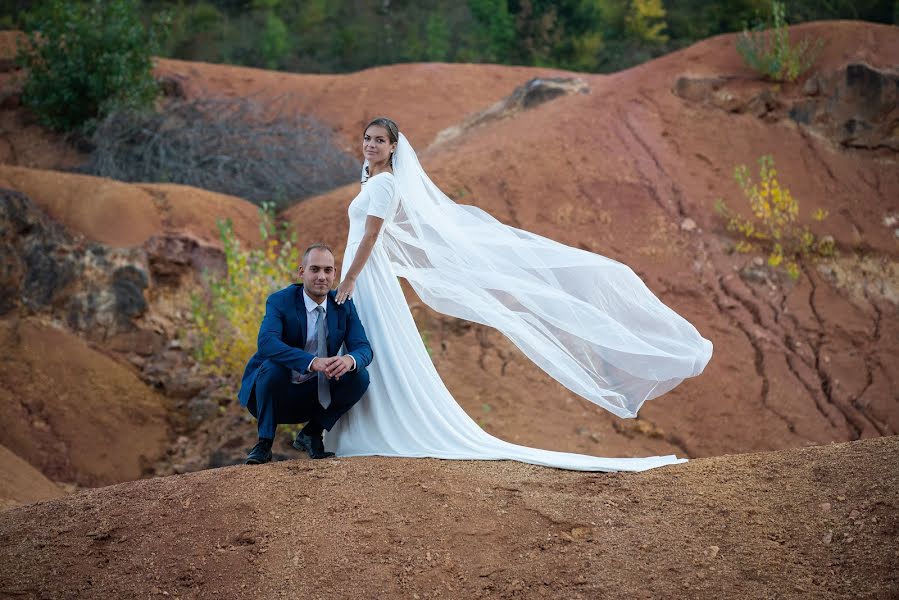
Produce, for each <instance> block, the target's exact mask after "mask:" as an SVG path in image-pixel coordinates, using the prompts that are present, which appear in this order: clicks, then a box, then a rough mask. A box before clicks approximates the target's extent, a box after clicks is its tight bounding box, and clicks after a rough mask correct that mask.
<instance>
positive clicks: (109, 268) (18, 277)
mask: <svg viewBox="0 0 899 600" xmlns="http://www.w3.org/2000/svg"><path fill="white" fill-rule="evenodd" d="M0 258H2V264H3V266H2V267H0V283H2V286H0V288H2V291H0V314H3V313H6V312H9V311H11V310H13V309H14V308H15V307H17V306H19V305H21V306H24V307H27V308H28V309H29V310H30V311H32V312H35V313H39V314H40V313H44V314H47V315H49V316H50V317H51V318H55V319H58V320H60V321H64V322H65V323H67V324H68V325H69V327H71V328H72V329H73V330H75V331H77V332H81V333H84V334H86V336H87V337H88V338H91V339H95V340H98V339H99V340H103V339H107V338H109V337H111V336H114V335H116V334H118V333H122V332H128V331H132V330H133V329H134V320H135V319H136V318H138V317H140V316H141V315H143V314H144V313H145V312H146V310H147V302H146V299H145V298H144V291H145V290H146V288H147V286H148V280H147V275H146V266H145V263H144V254H143V252H141V251H140V250H136V249H129V248H108V247H105V246H103V245H101V244H85V243H84V242H83V241H80V240H79V239H75V238H73V237H72V236H71V235H70V234H69V233H68V232H66V231H65V230H64V229H63V228H62V227H61V226H60V225H59V224H58V223H56V222H55V221H53V220H52V219H50V218H49V217H48V216H47V215H46V214H44V213H43V211H41V210H40V209H39V208H37V206H35V204H34V203H33V202H32V201H31V200H30V199H29V198H28V197H27V196H25V195H24V194H21V193H19V192H15V191H11V190H0Z"/></svg>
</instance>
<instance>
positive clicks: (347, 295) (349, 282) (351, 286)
mask: <svg viewBox="0 0 899 600" xmlns="http://www.w3.org/2000/svg"><path fill="white" fill-rule="evenodd" d="M355 289H356V281H355V280H354V279H351V278H349V277H347V278H346V279H344V280H343V281H341V282H340V285H339V286H337V298H336V300H337V304H343V303H344V302H346V301H347V300H351V299H352V298H353V291H355Z"/></svg>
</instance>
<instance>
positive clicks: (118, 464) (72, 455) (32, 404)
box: [0, 317, 168, 501]
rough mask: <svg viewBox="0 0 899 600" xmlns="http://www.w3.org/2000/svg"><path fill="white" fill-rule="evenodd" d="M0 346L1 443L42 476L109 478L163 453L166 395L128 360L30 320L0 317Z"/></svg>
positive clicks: (123, 476)
mask: <svg viewBox="0 0 899 600" xmlns="http://www.w3.org/2000/svg"><path fill="white" fill-rule="evenodd" d="M0 350H2V355H3V361H2V362H0V381H3V385H2V386H0V444H2V445H3V446H5V447H6V448H8V449H9V450H12V451H13V452H14V453H15V454H17V455H18V456H19V457H21V458H22V459H24V460H26V461H28V462H29V463H30V464H31V465H33V466H34V467H36V468H38V469H39V470H40V471H41V472H42V473H43V474H44V475H47V476H49V477H51V478H53V479H55V480H62V481H69V482H73V483H77V484H79V485H107V484H109V483H113V482H118V481H128V480H131V479H137V478H139V477H141V476H143V475H144V473H145V469H146V468H147V467H149V466H150V465H151V464H152V463H153V462H154V461H156V460H158V459H159V458H160V457H161V456H162V455H164V453H165V450H166V445H167V442H168V424H167V422H166V407H165V405H164V399H163V398H162V397H161V396H160V395H159V394H157V393H155V392H154V391H152V390H150V389H149V388H147V387H146V386H145V385H144V384H142V383H141V381H140V380H139V379H138V378H137V375H136V374H135V373H134V372H133V370H131V369H129V368H128V367H127V366H125V365H123V364H121V363H120V362H118V361H116V360H113V359H112V358H110V357H108V356H106V355H104V354H102V353H101V352H99V351H97V350H96V349H93V348H91V347H90V346H88V345H87V344H86V343H85V342H84V341H83V340H82V339H80V338H79V337H77V336H76V335H74V334H72V333H69V332H68V331H66V330H64V329H60V328H57V327H54V326H53V325H50V324H45V323H41V322H40V321H36V320H32V319H21V320H20V319H18V318H15V317H12V318H9V317H8V318H6V319H4V320H2V321H0ZM0 464H6V461H5V460H3V461H0ZM36 489H38V490H39V489H40V488H39V487H37V486H36ZM23 493H24V492H23ZM45 493H46V492H44V491H41V492H40V494H37V495H30V496H24V495H23V496H21V497H22V499H28V500H29V501H30V500H36V499H38V498H40V497H41V495H43V494H45ZM0 495H2V496H6V495H7V493H6V492H4V493H3V494H0Z"/></svg>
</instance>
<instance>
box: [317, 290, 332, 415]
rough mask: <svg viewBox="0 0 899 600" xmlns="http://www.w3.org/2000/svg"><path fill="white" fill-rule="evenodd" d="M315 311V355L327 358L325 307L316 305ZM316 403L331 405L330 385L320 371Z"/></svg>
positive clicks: (325, 405)
mask: <svg viewBox="0 0 899 600" xmlns="http://www.w3.org/2000/svg"><path fill="white" fill-rule="evenodd" d="M315 312H317V313H318V320H317V321H316V322H315V340H316V343H317V344H318V347H317V348H316V350H315V355H316V356H317V357H319V358H327V357H328V334H327V332H326V331H325V307H324V306H316V307H315ZM318 403H319V404H321V405H322V407H324V408H326V409H327V408H328V407H329V406H331V386H330V384H329V383H328V377H327V376H326V375H325V374H324V373H323V372H321V371H319V372H318Z"/></svg>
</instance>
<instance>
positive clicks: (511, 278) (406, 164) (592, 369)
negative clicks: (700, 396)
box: [381, 134, 712, 417]
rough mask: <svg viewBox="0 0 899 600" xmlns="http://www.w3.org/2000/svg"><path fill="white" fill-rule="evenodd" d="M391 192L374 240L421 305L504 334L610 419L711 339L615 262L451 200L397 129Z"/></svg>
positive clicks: (677, 376) (657, 387)
mask: <svg viewBox="0 0 899 600" xmlns="http://www.w3.org/2000/svg"><path fill="white" fill-rule="evenodd" d="M394 177H395V181H396V190H397V196H398V198H399V200H398V202H396V204H395V209H394V212H393V213H392V214H391V215H388V218H387V219H385V225H384V229H383V231H382V235H381V239H382V244H383V245H384V249H385V250H386V252H387V254H388V256H389V258H390V261H391V263H392V265H393V268H394V270H395V272H396V274H397V275H399V276H401V277H404V278H405V279H406V280H408V281H409V283H410V284H411V285H412V287H413V288H414V289H415V291H416V292H417V293H418V295H419V297H420V298H421V299H422V301H423V302H425V303H426V304H427V305H428V306H430V307H431V308H433V309H434V310H436V311H438V312H441V313H443V314H447V315H451V316H454V317H459V318H461V319H467V320H469V321H473V322H476V323H482V324H484V325H489V326H490V327H493V328H495V329H498V330H499V331H501V332H503V333H504V334H505V335H506V336H507V337H508V338H509V339H510V340H512V342H513V343H514V344H515V345H516V346H518V348H520V349H521V350H522V352H524V353H525V355H527V357H528V358H529V359H531V360H532V361H533V362H534V364H535V365H537V366H538V367H540V368H541V369H543V370H544V371H546V372H547V373H549V374H550V375H551V376H552V377H554V378H555V379H556V380H558V381H559V382H560V383H562V384H563V385H564V386H565V387H567V388H568V389H570V390H571V391H573V392H575V393H577V394H579V395H581V396H583V397H584V398H587V399H588V400H590V401H592V402H595V403H596V404H598V405H599V406H602V407H603V408H605V409H607V410H609V411H611V412H612V413H614V414H616V415H618V416H619V417H634V416H636V414H637V411H638V410H639V409H640V407H641V406H642V405H643V403H644V402H645V401H646V400H649V399H651V398H655V397H657V396H660V395H662V394H664V393H665V392H667V391H669V390H671V389H672V388H673V387H675V386H676V385H677V384H678V383H680V382H681V381H683V379H685V378H687V377H692V376H695V375H699V374H700V373H701V372H702V370H703V369H704V368H705V365H706V364H707V363H708V361H709V359H710V358H711V355H712V343H711V342H710V341H709V340H706V339H704V338H703V337H702V336H700V335H699V333H698V332H697V331H696V328H695V327H693V326H692V325H691V324H690V323H688V322H687V321H686V320H685V319H683V318H682V317H681V316H680V315H678V314H677V313H675V312H674V311H673V310H671V309H670V308H668V307H667V306H665V305H664V304H663V303H662V302H661V301H660V300H659V299H658V298H656V297H655V296H654V295H653V293H652V292H651V291H650V290H649V289H648V288H647V287H646V285H645V284H644V283H643V281H642V280H641V279H640V278H639V277H638V276H637V275H636V274H635V273H634V272H633V271H632V270H631V269H630V268H629V267H627V266H626V265H623V264H621V263H619V262H617V261H614V260H611V259H609V258H605V257H603V256H599V255H598V254H593V253H591V252H586V251H584V250H579V249H577V248H571V247H569V246H565V245H564V244H560V243H558V242H554V241H553V240H550V239H547V238H545V237H541V236H539V235H535V234H533V233H529V232H527V231H523V230H521V229H516V228H514V227H509V226H508V225H505V224H503V223H501V222H499V221H498V220H496V219H494V218H493V217H491V216H490V215H489V214H487V213H486V212H484V211H483V210H481V209H479V208H476V207H474V206H467V205H462V204H457V203H455V202H453V201H452V200H450V199H449V198H448V197H447V196H446V195H445V194H444V193H443V192H441V191H440V189H439V188H438V187H437V186H436V185H434V183H433V182H432V181H431V180H430V178H428V176H427V174H426V173H425V172H424V170H423V169H422V167H421V164H420V163H419V161H418V157H417V156H416V155H415V151H414V150H413V149H412V146H411V145H410V144H409V142H408V140H407V139H406V137H405V136H404V135H403V134H400V138H399V143H398V144H397V148H396V152H395V154H394Z"/></svg>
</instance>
